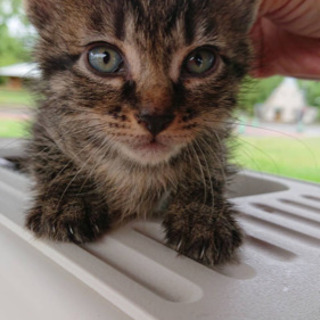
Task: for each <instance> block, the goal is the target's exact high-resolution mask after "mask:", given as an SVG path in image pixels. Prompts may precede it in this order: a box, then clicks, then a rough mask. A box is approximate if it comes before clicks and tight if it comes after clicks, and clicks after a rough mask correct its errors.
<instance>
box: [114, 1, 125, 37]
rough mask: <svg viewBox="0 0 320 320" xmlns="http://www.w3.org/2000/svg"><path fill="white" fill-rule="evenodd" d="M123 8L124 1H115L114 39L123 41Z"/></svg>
mask: <svg viewBox="0 0 320 320" xmlns="http://www.w3.org/2000/svg"><path fill="white" fill-rule="evenodd" d="M125 14H126V11H125V8H124V0H117V1H116V5H115V10H114V18H113V19H114V30H115V37H116V38H118V39H119V40H124V37H125Z"/></svg>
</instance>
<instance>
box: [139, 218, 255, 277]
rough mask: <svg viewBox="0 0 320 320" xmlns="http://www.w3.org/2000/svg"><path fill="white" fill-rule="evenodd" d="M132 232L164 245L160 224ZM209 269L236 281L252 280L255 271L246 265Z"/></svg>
mask: <svg viewBox="0 0 320 320" xmlns="http://www.w3.org/2000/svg"><path fill="white" fill-rule="evenodd" d="M133 230H134V231H135V232H137V233H139V234H141V235H142V236H144V237H147V238H148V239H151V240H153V241H156V242H157V243H159V244H161V245H165V242H164V233H163V231H162V229H161V224H160V223H156V222H154V223H149V222H145V223H140V224H135V225H134V227H133ZM209 269H211V270H214V271H216V272H218V273H220V274H221V275H223V276H226V277H228V278H231V279H237V280H247V279H252V278H253V277H254V276H255V275H256V271H255V270H254V268H252V267H251V266H249V265H248V264H246V263H240V264H237V265H229V266H228V267H225V268H209Z"/></svg>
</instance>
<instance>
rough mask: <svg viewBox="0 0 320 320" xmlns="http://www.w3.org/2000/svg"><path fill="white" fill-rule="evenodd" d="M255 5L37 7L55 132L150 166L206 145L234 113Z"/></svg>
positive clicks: (181, 0) (184, 1)
mask: <svg viewBox="0 0 320 320" xmlns="http://www.w3.org/2000/svg"><path fill="white" fill-rule="evenodd" d="M254 2H255V1H254V0H236V1H222V0H208V1H205V0H201V1H200V0H198V1H196V0H193V1H191V0H175V1H174V0H165V1H151V0H121V1H119V0H117V1H115V0H114V1H111V0H95V1H94V0H90V1H80V0H79V1H77V0H72V1H62V0H57V1H53V0H40V1H35V0H28V1H27V5H28V9H29V15H30V17H31V20H32V21H33V23H34V24H35V25H36V26H37V27H38V30H39V33H40V36H41V38H42V39H41V41H40V46H39V49H38V53H39V61H40V63H41V66H42V68H43V71H44V77H45V79H46V80H47V81H48V89H47V91H46V95H47V96H48V98H49V101H50V100H51V101H58V103H56V102H55V103H54V105H55V108H56V109H57V118H56V119H52V121H53V122H56V123H55V124H56V126H57V129H56V130H60V131H61V132H62V133H61V132H60V135H64V134H66V135H67V134H69V135H71V136H72V135H74V136H73V140H74V141H76V140H77V139H78V144H79V145H82V147H83V143H82V142H81V139H82V138H81V135H82V136H83V137H84V140H86V141H94V142H95V144H96V145H97V144H100V146H102V145H104V146H105V145H107V147H108V148H111V149H114V150H120V152H121V154H122V155H124V156H125V157H127V158H129V159H131V160H133V161H135V162H138V163H140V164H151V165H154V164H158V163H160V162H164V161H169V160H170V159H171V158H172V157H174V156H176V155H177V154H178V153H179V152H180V151H181V150H182V149H183V148H185V147H186V146H189V145H192V143H201V139H202V138H203V137H204V136H205V135H207V134H209V133H212V131H213V130H219V128H220V127H221V125H222V124H223V122H224V121H225V120H226V119H227V117H228V116H229V114H230V111H231V109H232V107H233V106H234V104H235V96H236V93H237V88H238V84H239V81H240V80H241V78H242V77H243V76H244V74H245V73H246V71H247V68H248V60H249V48H248V40H247V31H248V26H249V24H250V21H251V19H252V17H251V16H252V14H251V12H252V11H253V3H254ZM58 115H60V117H59V116H58ZM61 115H63V117H64V118H63V121H61V120H62V118H61ZM81 128H82V130H83V131H82V133H81V134H80V133H79V132H80V131H81ZM76 132H77V133H76Z"/></svg>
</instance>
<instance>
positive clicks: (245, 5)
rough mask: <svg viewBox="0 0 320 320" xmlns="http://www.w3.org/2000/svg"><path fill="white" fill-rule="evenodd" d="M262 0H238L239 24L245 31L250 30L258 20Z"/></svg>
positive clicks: (235, 3)
mask: <svg viewBox="0 0 320 320" xmlns="http://www.w3.org/2000/svg"><path fill="white" fill-rule="evenodd" d="M261 2H262V0H236V1H235V2H234V5H235V8H234V9H235V10H236V12H237V15H238V21H237V24H238V26H239V27H240V28H242V30H243V31H245V32H249V31H250V29H251V27H252V26H253V24H254V23H255V21H256V18H257V15H258V10H259V8H260V5H261Z"/></svg>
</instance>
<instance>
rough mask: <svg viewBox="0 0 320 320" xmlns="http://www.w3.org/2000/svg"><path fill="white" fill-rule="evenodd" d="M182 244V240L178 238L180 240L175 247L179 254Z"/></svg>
mask: <svg viewBox="0 0 320 320" xmlns="http://www.w3.org/2000/svg"><path fill="white" fill-rule="evenodd" d="M182 243H183V239H182V238H180V240H179V242H178V244H177V247H176V248H177V251H178V252H180V249H181V247H182Z"/></svg>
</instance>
